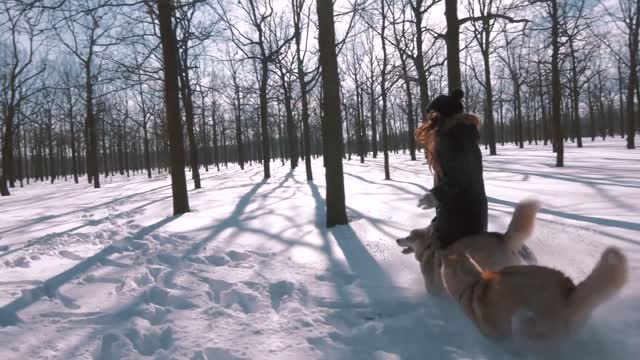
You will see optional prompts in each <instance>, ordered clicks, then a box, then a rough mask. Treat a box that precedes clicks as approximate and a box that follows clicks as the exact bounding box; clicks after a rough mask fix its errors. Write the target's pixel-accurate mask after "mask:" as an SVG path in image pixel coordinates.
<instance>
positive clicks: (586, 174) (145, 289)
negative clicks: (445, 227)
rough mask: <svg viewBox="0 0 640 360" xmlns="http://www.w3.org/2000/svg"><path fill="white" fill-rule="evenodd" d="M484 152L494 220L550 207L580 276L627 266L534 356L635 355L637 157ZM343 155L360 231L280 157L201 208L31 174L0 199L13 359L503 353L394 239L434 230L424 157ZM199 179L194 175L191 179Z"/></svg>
mask: <svg viewBox="0 0 640 360" xmlns="http://www.w3.org/2000/svg"><path fill="white" fill-rule="evenodd" d="M567 146H568V148H567V150H566V160H565V161H566V164H567V167H565V168H563V169H557V168H555V167H553V164H554V163H555V161H554V155H553V154H552V153H551V152H550V151H549V149H548V148H543V147H541V146H540V147H527V148H525V149H524V150H520V149H516V148H513V147H511V146H509V147H505V148H499V153H500V155H499V156H497V157H489V156H485V181H486V186H487V193H488V195H489V196H490V227H491V229H492V230H498V231H503V230H504V229H505V228H506V225H507V223H508V220H509V219H510V216H511V211H512V209H513V206H514V205H515V203H517V202H518V201H519V200H520V199H522V198H525V197H532V196H535V197H537V198H539V199H540V200H542V202H543V205H544V209H543V210H542V211H541V214H540V215H539V222H538V227H537V229H536V233H535V235H534V237H533V238H532V239H531V241H530V245H531V247H532V248H533V249H534V251H535V252H536V254H537V256H538V258H539V260H540V262H541V263H543V264H545V265H549V266H553V267H556V268H558V269H561V270H563V271H565V272H566V273H567V274H569V275H570V276H571V277H572V278H573V279H574V280H576V281H579V280H581V279H582V278H584V276H586V274H587V273H588V272H589V271H590V270H591V268H592V266H593V265H594V264H595V261H596V259H597V258H598V257H599V254H600V252H601V251H602V249H604V247H606V246H608V245H617V246H619V247H621V248H622V249H623V250H624V251H625V253H626V254H627V255H628V257H629V259H630V263H631V271H632V274H631V278H630V281H629V284H628V286H627V287H626V288H625V289H624V291H623V293H622V294H621V295H620V296H619V297H618V298H616V299H615V300H614V301H612V302H610V303H607V304H606V305H604V306H602V307H600V308H598V309H597V311H596V312H595V314H594V316H593V318H592V321H591V322H590V323H589V324H588V326H587V328H586V329H585V330H584V332H583V333H582V334H580V336H579V337H578V338H577V339H576V340H575V341H572V342H570V343H568V344H565V346H562V347H560V348H557V349H546V350H545V351H544V352H543V353H541V354H536V355H534V356H533V357H534V358H545V359H550V358H557V359H567V358H580V359H604V358H608V359H636V358H637V354H638V353H639V352H640V285H638V284H639V282H638V280H640V279H639V277H640V268H639V264H640V236H639V235H640V151H639V150H635V151H628V150H625V149H624V144H623V142H622V141H621V140H615V141H608V142H606V143H603V142H599V141H597V142H595V143H591V142H590V141H586V142H585V148H584V149H575V148H574V147H573V146H572V145H571V144H568V145H567ZM407 157H408V156H407V155H402V154H400V155H392V156H391V175H392V178H393V179H394V180H393V181H384V180H382V179H383V178H384V176H383V174H384V173H383V169H382V160H381V159H377V160H373V159H368V160H367V162H366V164H364V165H363V164H360V163H359V162H358V161H355V160H352V161H350V162H345V173H346V174H345V182H346V192H347V205H348V207H349V216H350V218H351V220H352V222H351V224H350V225H349V226H343V227H338V228H336V229H335V230H331V231H327V230H325V229H324V228H323V225H324V199H323V198H324V194H325V185H324V172H323V169H322V163H321V161H316V162H314V170H315V173H314V174H315V176H316V179H317V180H316V181H314V182H313V183H307V182H306V181H305V176H304V167H302V168H300V169H298V170H296V171H295V172H291V171H289V169H288V168H287V167H286V166H285V167H281V166H280V164H279V163H277V165H276V163H274V167H276V169H275V170H274V171H273V177H272V178H271V179H270V180H269V181H262V169H261V168H260V167H253V168H249V169H248V170H245V171H244V172H240V171H239V169H237V168H235V167H233V168H230V169H229V170H223V171H221V172H220V173H218V172H215V171H210V172H209V173H206V174H204V175H203V186H204V189H201V190H198V191H193V190H192V191H190V201H191V206H192V209H193V212H191V213H189V214H185V215H183V216H179V217H172V216H170V215H171V199H170V185H169V179H168V178H167V177H165V176H158V177H155V178H154V179H152V180H148V179H146V177H144V176H136V177H132V178H130V179H127V178H124V177H118V178H115V179H108V180H106V181H105V182H104V187H103V188H102V189H99V190H94V189H92V188H90V186H89V185H87V184H81V185H75V184H72V183H60V184H56V185H53V186H51V185H48V184H36V185H31V186H29V187H27V188H25V189H15V191H14V196H11V197H9V198H2V199H0V213H1V214H2V215H1V220H2V221H1V222H0V273H1V274H2V275H1V277H0V359H71V358H74V359H75V358H78V359H120V358H126V359H134V358H136V359H137V358H143V357H145V356H146V357H149V358H157V359H208V360H212V359H215V360H235V359H425V358H429V359H502V358H510V355H509V354H508V353H507V352H506V351H505V350H503V349H502V348H500V347H499V346H497V345H494V344H492V343H490V342H489V341H487V340H485V339H483V338H482V337H481V336H480V335H479V334H478V333H477V331H476V330H475V328H474V327H473V326H472V325H471V323H470V322H469V321H468V320H466V319H465V318H464V317H463V316H462V315H461V313H460V312H459V311H458V310H457V309H455V308H454V307H453V306H452V305H450V304H449V303H447V302H445V301H439V300H435V299H433V298H430V297H429V296H427V295H426V293H425V291H424V288H423V285H422V279H421V277H420V274H419V269H418V264H417V262H415V260H414V259H413V257H410V256H403V255H402V254H400V250H399V248H397V247H396V245H395V241H394V239H395V238H396V237H400V236H404V235H405V234H406V233H407V232H408V231H409V230H410V229H412V228H415V227H419V226H424V225H426V224H427V223H428V221H429V220H430V218H431V216H432V214H433V213H432V212H431V211H429V212H424V211H421V210H419V209H418V208H417V207H416V202H417V199H418V197H419V196H420V195H421V194H422V193H423V192H424V191H425V190H426V188H427V187H428V186H429V184H431V178H430V176H429V175H428V172H427V169H426V166H425V165H424V164H423V163H422V162H411V161H407V160H406V159H407ZM189 186H190V187H191V184H189Z"/></svg>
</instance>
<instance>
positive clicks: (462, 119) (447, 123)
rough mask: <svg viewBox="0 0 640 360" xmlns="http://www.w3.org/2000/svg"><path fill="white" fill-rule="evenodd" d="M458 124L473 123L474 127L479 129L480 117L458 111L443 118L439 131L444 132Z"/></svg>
mask: <svg viewBox="0 0 640 360" xmlns="http://www.w3.org/2000/svg"><path fill="white" fill-rule="evenodd" d="M460 124H467V125H473V126H475V127H476V129H480V125H481V123H480V117H479V116H478V115H476V114H472V113H460V114H456V115H453V116H451V117H450V118H447V119H445V120H444V124H443V125H442V126H441V127H440V131H442V132H446V131H448V130H450V129H452V128H453V127H455V126H456V125H460Z"/></svg>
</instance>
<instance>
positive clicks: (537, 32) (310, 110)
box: [0, 0, 640, 226]
mask: <svg viewBox="0 0 640 360" xmlns="http://www.w3.org/2000/svg"><path fill="white" fill-rule="evenodd" d="M1 6H2V12H1V13H0V29H1V31H0V34H1V35H0V87H1V90H0V109H1V111H0V120H1V122H0V124H1V125H2V126H1V128H0V139H1V140H0V141H1V145H2V151H1V157H2V174H1V177H0V192H1V194H2V195H3V196H7V195H10V194H11V191H12V189H13V188H15V187H16V186H19V187H23V186H27V185H29V184H30V183H31V182H50V183H55V182H59V181H71V180H73V181H74V182H76V183H78V182H81V181H84V182H87V181H88V182H89V183H92V184H93V186H94V187H95V188H100V185H101V181H102V179H105V178H107V177H110V176H114V175H116V174H120V175H125V174H126V176H129V175H130V174H132V173H133V174H136V173H138V172H140V173H145V174H146V175H147V176H148V177H149V178H151V177H152V176H153V174H154V173H155V174H158V173H166V172H171V176H172V180H173V190H174V193H173V194H174V212H175V213H176V214H178V213H183V212H186V211H188V210H189V204H188V198H187V189H186V180H185V176H183V175H182V174H183V173H184V172H183V171H181V169H184V168H185V167H188V171H187V174H188V176H189V177H190V178H191V179H193V180H194V183H193V184H194V187H195V188H196V189H198V188H200V187H206V183H205V184H202V182H201V180H200V178H201V173H202V172H209V171H216V170H219V169H220V168H221V167H229V166H239V167H240V169H244V167H245V166H246V165H252V164H253V163H259V164H261V166H263V168H264V178H269V177H270V164H271V161H280V162H281V163H282V164H285V163H289V164H290V166H291V168H296V167H298V166H304V167H305V171H306V178H307V180H312V179H313V178H314V176H318V174H314V173H313V172H312V167H311V160H312V159H313V158H315V157H319V156H323V158H324V163H325V168H326V170H327V174H326V176H327V179H328V180H329V179H332V181H328V188H327V195H328V198H327V201H328V208H329V212H330V213H331V214H334V215H331V216H329V218H328V219H327V221H328V225H330V226H331V225H335V224H341V223H342V224H344V223H345V222H346V214H344V210H342V211H341V210H336V211H335V212H332V211H331V210H330V209H340V208H342V209H344V190H343V188H344V185H343V180H342V176H343V175H342V165H341V164H342V161H360V162H363V163H364V162H365V161H366V159H367V158H368V157H373V158H377V157H378V156H384V164H385V178H386V179H391V177H393V176H395V175H394V174H392V173H391V172H390V170H389V160H388V158H389V157H388V155H389V153H399V152H401V153H403V154H406V156H408V157H410V159H412V160H416V159H417V160H421V156H422V155H421V154H419V152H420V149H419V148H417V146H416V142H415V139H414V129H415V128H416V127H417V126H418V125H419V123H420V121H421V120H422V119H424V118H425V116H426V114H425V112H426V108H427V105H428V104H429V102H430V100H431V99H433V98H434V97H435V96H437V95H439V94H442V93H447V92H448V91H449V90H450V89H454V88H461V89H463V90H464V92H465V94H466V96H465V104H464V105H465V107H466V111H469V112H474V113H477V114H479V115H480V116H481V118H482V119H483V127H482V145H483V146H484V147H485V148H487V149H488V150H489V152H490V154H491V155H496V154H497V152H498V150H497V147H496V145H497V144H498V145H504V144H513V145H514V146H518V147H519V148H523V147H525V146H527V145H531V144H538V143H539V142H540V143H543V144H544V145H547V144H549V151H553V152H555V153H556V163H555V165H556V166H558V167H561V166H563V165H564V155H563V153H564V148H565V147H569V146H571V147H573V146H575V147H582V146H583V142H584V141H599V139H602V140H604V139H606V138H613V137H621V138H626V147H627V148H628V149H634V148H635V143H634V138H635V136H634V135H635V134H636V132H637V129H638V128H639V126H638V121H639V118H640V117H639V116H638V109H637V107H638V103H640V84H639V82H638V43H639V41H638V40H639V32H640V2H639V1H635V0H607V1H605V0H603V1H587V0H581V1H580V0H571V1H555V0H548V1H547V0H530V1H520V0H514V1H506V0H465V1H449V0H444V1H441V0H339V1H336V2H335V4H332V3H331V2H329V1H322V0H319V1H317V3H316V2H312V1H309V0H242V1H237V2H236V1H227V0H193V1H182V0H175V1H169V0H158V1H151V0H5V1H3V3H2V5H1ZM417 153H418V154H417Z"/></svg>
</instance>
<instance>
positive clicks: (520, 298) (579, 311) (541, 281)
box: [441, 247, 628, 342]
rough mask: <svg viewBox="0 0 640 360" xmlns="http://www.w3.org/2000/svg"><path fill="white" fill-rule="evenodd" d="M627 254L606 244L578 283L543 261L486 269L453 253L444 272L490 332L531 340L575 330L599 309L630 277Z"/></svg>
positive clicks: (505, 337)
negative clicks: (587, 274)
mask: <svg viewBox="0 0 640 360" xmlns="http://www.w3.org/2000/svg"><path fill="white" fill-rule="evenodd" d="M627 267H628V265H627V259H626V257H625V256H624V254H622V252H621V251H620V250H618V249H617V248H614V247H610V248H608V249H606V250H605V251H604V252H603V254H602V256H601V258H600V261H599V262H598V264H597V265H596V266H595V268H594V270H593V271H592V272H591V274H590V275H589V276H588V277H587V278H586V279H585V280H584V281H582V282H581V283H579V284H578V285H575V284H574V283H573V282H572V281H571V279H569V278H567V277H566V276H565V275H564V274H563V273H562V272H560V271H557V270H554V269H551V268H548V267H543V266H532V265H520V266H508V267H505V268H503V269H501V270H498V271H488V270H485V269H482V268H481V266H480V265H478V264H477V263H475V261H474V259H473V257H471V256H469V255H467V254H463V253H454V254H452V253H449V254H447V255H446V256H445V257H444V258H443V261H442V269H441V275H442V279H443V284H444V285H445V288H446V289H447V292H448V293H449V295H450V296H451V297H452V298H453V299H454V300H455V301H456V302H458V303H459V304H460V306H461V307H462V308H463V310H464V311H465V313H466V314H467V316H469V318H470V319H471V320H473V321H474V323H475V324H476V325H477V327H478V329H479V330H480V332H481V333H482V334H484V335H485V336H487V337H489V338H491V339H494V340H498V341H509V340H517V339H520V340H526V341H531V342H540V341H550V340H558V339H562V338H564V337H566V336H570V335H572V334H574V333H575V332H576V331H577V330H578V329H580V328H581V326H582V325H583V324H584V323H585V322H586V321H587V320H588V318H589V316H590V315H591V313H592V312H593V310H594V309H595V308H596V307H597V306H598V305H600V304H602V303H603V302H604V301H606V300H608V299H610V298H611V297H612V296H614V295H615V294H616V293H617V292H618V291H619V290H620V289H621V288H622V286H623V285H624V284H625V282H626V281H627V271H628V270H627Z"/></svg>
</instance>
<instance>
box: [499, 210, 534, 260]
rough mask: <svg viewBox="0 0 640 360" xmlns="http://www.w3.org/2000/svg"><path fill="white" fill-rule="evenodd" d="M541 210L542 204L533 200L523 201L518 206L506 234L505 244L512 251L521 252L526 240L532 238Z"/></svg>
mask: <svg viewBox="0 0 640 360" xmlns="http://www.w3.org/2000/svg"><path fill="white" fill-rule="evenodd" d="M539 208H540V202H539V201H537V200H533V199H531V200H522V201H520V203H519V204H518V206H516V210H515V211H514V212H513V217H512V218H511V222H510V223H509V228H507V232H506V233H505V234H504V239H505V243H506V245H507V247H508V248H509V249H510V250H512V251H518V250H520V249H521V248H522V246H523V245H524V242H525V240H527V239H528V238H529V236H531V234H532V233H533V227H534V225H535V223H536V214H537V213H538V209H539Z"/></svg>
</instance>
